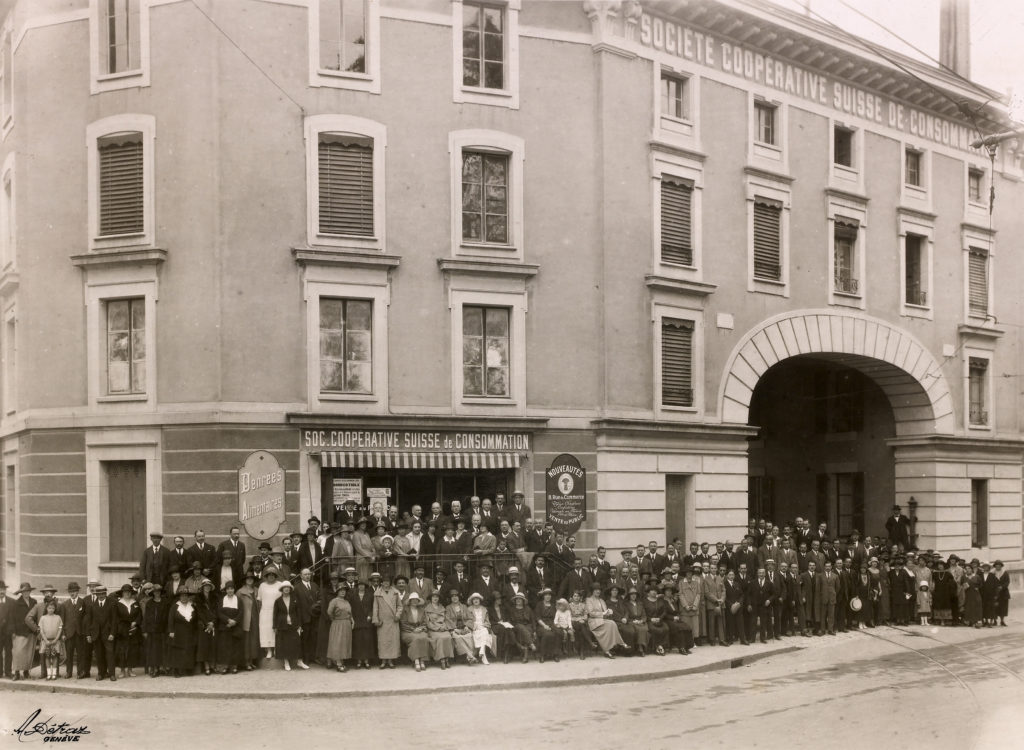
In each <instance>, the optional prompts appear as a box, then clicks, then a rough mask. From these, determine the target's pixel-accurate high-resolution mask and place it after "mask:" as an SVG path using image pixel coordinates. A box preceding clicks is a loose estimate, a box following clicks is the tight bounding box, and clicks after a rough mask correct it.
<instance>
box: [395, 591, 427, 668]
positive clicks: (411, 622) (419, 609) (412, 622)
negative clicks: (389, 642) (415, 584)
mask: <svg viewBox="0 0 1024 750" xmlns="http://www.w3.org/2000/svg"><path fill="white" fill-rule="evenodd" d="M400 625H401V629H402V643H404V644H405V648H406V652H407V655H408V657H409V658H410V659H411V660H412V663H413V666H415V667H416V671H417V672H422V671H423V670H424V669H426V668H427V664H426V661H427V659H429V658H430V636H428V635H427V618H426V615H425V614H424V612H423V600H422V599H420V595H419V594H417V593H416V592H415V591H413V592H412V593H411V594H409V596H408V598H407V599H406V600H405V607H403V608H402V617H401V620H400Z"/></svg>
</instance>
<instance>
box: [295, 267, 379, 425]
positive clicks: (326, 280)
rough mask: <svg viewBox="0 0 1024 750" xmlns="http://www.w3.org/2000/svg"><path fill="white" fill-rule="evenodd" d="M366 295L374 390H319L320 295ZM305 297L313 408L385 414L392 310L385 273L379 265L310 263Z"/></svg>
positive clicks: (309, 385)
mask: <svg viewBox="0 0 1024 750" xmlns="http://www.w3.org/2000/svg"><path fill="white" fill-rule="evenodd" d="M323 297H329V298H343V299H362V300H369V301H370V302H371V303H372V304H373V312H372V314H371V323H370V326H371V334H370V335H371V336H372V339H371V344H370V346H371V351H370V357H371V359H370V370H371V381H372V383H371V387H370V393H335V392H322V391H321V390H320V299H321V298H323ZM303 299H304V300H305V302H306V373H307V381H306V392H307V395H308V398H307V401H308V403H309V408H310V410H311V411H314V412H316V411H323V412H335V413H346V414H382V413H385V412H386V411H387V408H388V339H387V335H388V309H389V306H390V304H391V290H390V287H389V285H388V279H387V272H386V271H380V270H377V269H353V268H339V267H335V266H328V265H323V266H320V265H310V266H307V268H306V270H305V273H304V282H303Z"/></svg>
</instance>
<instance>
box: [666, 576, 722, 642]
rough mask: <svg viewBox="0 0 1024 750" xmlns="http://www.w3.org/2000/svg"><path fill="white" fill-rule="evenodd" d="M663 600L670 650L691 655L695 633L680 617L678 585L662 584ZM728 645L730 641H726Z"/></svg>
mask: <svg viewBox="0 0 1024 750" xmlns="http://www.w3.org/2000/svg"><path fill="white" fill-rule="evenodd" d="M660 588H661V600H662V601H663V602H664V603H665V618H664V619H665V624H666V625H667V626H668V643H669V648H674V649H676V650H677V651H679V653H680V654H684V655H686V656H689V655H690V649H692V648H693V631H692V630H690V626H689V624H688V623H687V622H684V621H683V618H682V617H680V616H679V615H680V611H679V598H678V597H677V596H676V585H675V584H674V583H671V582H666V583H663V584H661V587H660ZM726 644H727V645H728V641H726Z"/></svg>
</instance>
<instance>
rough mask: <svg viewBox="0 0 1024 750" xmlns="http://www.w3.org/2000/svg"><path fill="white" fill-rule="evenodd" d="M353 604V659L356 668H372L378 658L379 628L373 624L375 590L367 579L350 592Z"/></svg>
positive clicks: (359, 582) (358, 583)
mask: <svg viewBox="0 0 1024 750" xmlns="http://www.w3.org/2000/svg"><path fill="white" fill-rule="evenodd" d="M348 603H349V604H351V605H352V659H353V660H355V663H356V669H358V668H359V667H362V668H363V669H369V668H370V662H371V661H376V659H377V628H375V627H374V626H373V591H371V590H370V587H369V586H367V585H366V582H365V581H358V582H357V583H356V585H355V591H349V592H348Z"/></svg>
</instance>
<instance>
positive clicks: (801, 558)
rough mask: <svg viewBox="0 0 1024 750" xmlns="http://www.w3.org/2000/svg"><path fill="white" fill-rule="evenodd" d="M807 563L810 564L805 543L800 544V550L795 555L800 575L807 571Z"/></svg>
mask: <svg viewBox="0 0 1024 750" xmlns="http://www.w3.org/2000/svg"><path fill="white" fill-rule="evenodd" d="M809 562H811V556H810V553H809V552H808V551H807V542H800V548H799V549H798V550H797V553H796V563H797V565H798V566H799V567H800V572H801V573H805V572H806V571H807V563H809Z"/></svg>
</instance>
